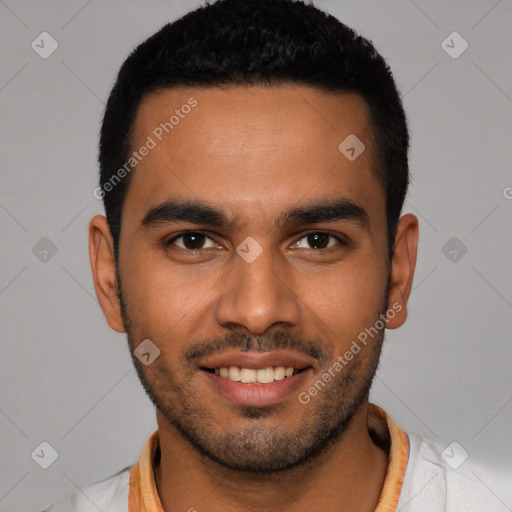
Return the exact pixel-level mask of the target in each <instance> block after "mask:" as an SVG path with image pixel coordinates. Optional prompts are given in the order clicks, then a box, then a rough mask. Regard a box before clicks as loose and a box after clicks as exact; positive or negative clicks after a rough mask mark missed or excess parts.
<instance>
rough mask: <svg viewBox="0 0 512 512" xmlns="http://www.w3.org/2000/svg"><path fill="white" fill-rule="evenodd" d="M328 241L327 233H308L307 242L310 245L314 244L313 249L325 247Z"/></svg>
mask: <svg viewBox="0 0 512 512" xmlns="http://www.w3.org/2000/svg"><path fill="white" fill-rule="evenodd" d="M328 241H329V235H327V234H326V233H311V234H310V235H308V243H309V244H310V245H311V246H314V247H315V249H324V248H325V247H327V243H328ZM317 246H321V247H317Z"/></svg>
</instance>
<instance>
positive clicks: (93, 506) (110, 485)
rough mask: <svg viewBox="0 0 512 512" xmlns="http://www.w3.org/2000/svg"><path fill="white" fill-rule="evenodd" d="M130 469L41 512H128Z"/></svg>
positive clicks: (66, 495) (80, 490)
mask: <svg viewBox="0 0 512 512" xmlns="http://www.w3.org/2000/svg"><path fill="white" fill-rule="evenodd" d="M131 467H132V466H127V467H126V468H124V469H122V470H121V471H119V472H117V473H116V474H115V475H112V476H110V477H108V478H105V479H104V480H100V481H99V482H95V483H93V484H90V485H88V486H86V487H83V488H81V489H76V490H74V491H72V492H71V493H68V494H65V495H63V496H61V497H60V498H59V499H58V500H57V501H56V502H55V503H53V504H52V505H50V506H48V507H46V508H45V509H44V510H42V511H41V512H98V510H101V511H102V512H128V494H129V489H130V469H131Z"/></svg>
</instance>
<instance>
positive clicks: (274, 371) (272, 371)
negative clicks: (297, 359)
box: [215, 366, 298, 384]
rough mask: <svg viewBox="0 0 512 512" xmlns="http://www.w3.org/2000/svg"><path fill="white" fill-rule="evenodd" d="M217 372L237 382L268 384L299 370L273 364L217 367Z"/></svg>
mask: <svg viewBox="0 0 512 512" xmlns="http://www.w3.org/2000/svg"><path fill="white" fill-rule="evenodd" d="M215 373H216V374H217V375H220V376H221V377H224V378H225V379H229V380H233V381H235V382H243V383H244V384H268V383H270V382H274V380H283V379H284V378H286V377H291V376H292V375H294V374H295V373H298V370H295V368H293V367H292V366H289V367H284V366H276V367H275V368H273V367H272V366H270V367H268V368H259V369H257V370H255V369H253V368H239V367H238V366H230V367H229V368H226V367H223V368H215Z"/></svg>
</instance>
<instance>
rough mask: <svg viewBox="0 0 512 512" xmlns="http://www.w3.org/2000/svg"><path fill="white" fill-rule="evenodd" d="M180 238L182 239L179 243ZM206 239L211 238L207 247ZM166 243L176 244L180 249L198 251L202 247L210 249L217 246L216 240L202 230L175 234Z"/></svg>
mask: <svg viewBox="0 0 512 512" xmlns="http://www.w3.org/2000/svg"><path fill="white" fill-rule="evenodd" d="M178 240H180V243H177V241H178ZM205 240H209V241H210V242H211V245H209V246H206V247H205V246H204V242H205ZM166 245H176V246H177V247H179V248H180V249H185V250H189V251H198V250H200V249H210V248H212V247H215V242H214V241H213V240H212V239H211V238H210V237H209V236H207V235H206V234H204V233H202V232H201V231H187V232H185V233H181V234H180V235H178V236H175V237H174V238H172V239H171V240H169V241H168V242H166Z"/></svg>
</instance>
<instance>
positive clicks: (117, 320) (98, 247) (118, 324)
mask: <svg viewBox="0 0 512 512" xmlns="http://www.w3.org/2000/svg"><path fill="white" fill-rule="evenodd" d="M89 259H90V261H91V269H92V276H93V280H94V289H95V290H96V296H97V297H98V302H99V303H100V306H101V309H102V311H103V314H104V315H105V318H106V320H107V323H108V325H109V326H110V327H111V328H112V329H113V330H114V331H117V332H124V325H123V319H122V316H121V303H120V301H119V296H118V293H117V279H116V265H115V258H114V243H113V240H112V235H111V234H110V228H109V225H108V222H107V219H106V218H105V217H104V216H103V215H96V216H94V217H93V218H92V219H91V222H90V223H89Z"/></svg>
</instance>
